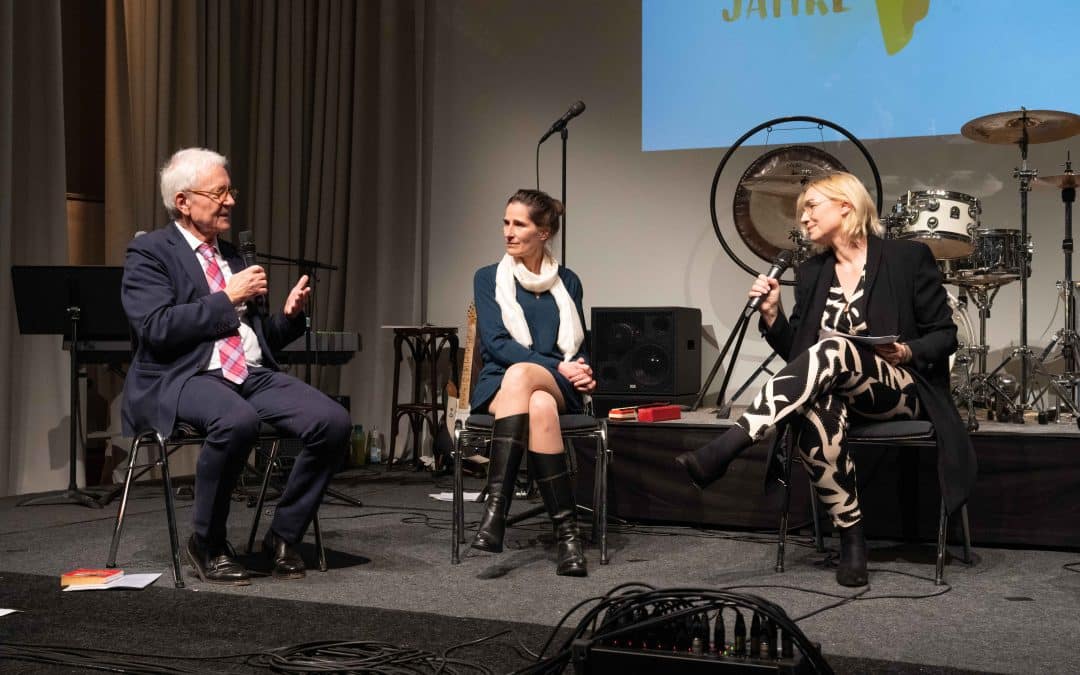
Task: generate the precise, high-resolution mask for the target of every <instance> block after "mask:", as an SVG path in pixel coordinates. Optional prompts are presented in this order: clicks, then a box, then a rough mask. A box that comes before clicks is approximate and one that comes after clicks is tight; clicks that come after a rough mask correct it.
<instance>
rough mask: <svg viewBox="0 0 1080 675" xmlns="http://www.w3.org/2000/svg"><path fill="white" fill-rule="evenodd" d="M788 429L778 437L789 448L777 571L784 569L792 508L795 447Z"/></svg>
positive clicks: (777, 544)
mask: <svg viewBox="0 0 1080 675" xmlns="http://www.w3.org/2000/svg"><path fill="white" fill-rule="evenodd" d="M787 438H788V435H787V431H786V430H785V431H784V433H783V434H782V435H781V436H780V438H778V439H777V441H776V442H777V444H778V445H779V446H784V445H787V450H786V451H785V452H784V496H783V497H782V499H781V505H780V531H779V532H778V534H777V542H776V566H775V568H774V569H775V570H776V571H777V572H783V571H784V554H785V552H786V548H787V531H788V519H789V517H790V514H789V513H788V512H789V511H790V510H791V453H792V451H793V448H792V447H791V444H788V443H787Z"/></svg>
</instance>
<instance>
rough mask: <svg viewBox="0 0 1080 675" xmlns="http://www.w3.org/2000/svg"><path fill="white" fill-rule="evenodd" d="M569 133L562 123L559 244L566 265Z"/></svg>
mask: <svg viewBox="0 0 1080 675" xmlns="http://www.w3.org/2000/svg"><path fill="white" fill-rule="evenodd" d="M569 135H570V132H568V131H567V130H566V126H565V125H564V126H563V128H562V130H560V131H559V137H560V138H562V203H563V214H562V230H561V231H562V236H561V237H560V239H561V241H560V244H561V246H562V260H561V262H562V264H563V267H566V137H567V136H569Z"/></svg>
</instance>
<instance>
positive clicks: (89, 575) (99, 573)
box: [60, 567, 124, 586]
mask: <svg viewBox="0 0 1080 675" xmlns="http://www.w3.org/2000/svg"><path fill="white" fill-rule="evenodd" d="M122 576H124V570H122V569H111V570H110V569H103V570H95V569H87V568H83V567H80V568H79V569H76V570H71V571H70V572H65V573H64V574H62V575H60V585H61V586H88V585H90V584H107V583H109V582H112V581H116V580H117V579H119V578H120V577H122Z"/></svg>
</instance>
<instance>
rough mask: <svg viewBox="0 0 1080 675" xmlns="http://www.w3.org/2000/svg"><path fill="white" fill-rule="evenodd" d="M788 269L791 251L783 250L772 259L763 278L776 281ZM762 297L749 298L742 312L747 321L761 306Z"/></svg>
mask: <svg viewBox="0 0 1080 675" xmlns="http://www.w3.org/2000/svg"><path fill="white" fill-rule="evenodd" d="M789 267H791V251H788V250H786V249H785V250H783V251H780V253H778V254H777V256H776V258H774V259H773V264H772V267H770V268H769V271H768V272H766V273H765V276H767V277H769V278H770V279H778V278H779V277H780V275H781V274H783V273H784V271H785V270H787V268H789ZM764 297H765V296H764V295H759V296H757V297H756V298H750V300H749V301H748V302H747V303H746V309H744V310H743V317H745V318H747V319H749V318H750V315H752V314H753V313H754V312H756V311H757V308H758V305H760V304H761V300H762V298H764Z"/></svg>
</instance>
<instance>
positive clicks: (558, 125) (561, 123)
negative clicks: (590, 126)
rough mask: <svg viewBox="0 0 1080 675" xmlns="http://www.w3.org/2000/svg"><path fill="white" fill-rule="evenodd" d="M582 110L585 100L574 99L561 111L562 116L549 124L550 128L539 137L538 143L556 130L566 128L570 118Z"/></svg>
mask: <svg viewBox="0 0 1080 675" xmlns="http://www.w3.org/2000/svg"><path fill="white" fill-rule="evenodd" d="M583 112H585V102H584V101H574V102H573V103H572V104H571V105H570V109H569V110H567V111H566V112H565V113H563V116H562V117H560V118H559V119H557V120H556V121H555V124H552V125H551V128H550V129H548V130H547V133H545V134H544V135H543V136H541V137H540V143H543V142H544V141H546V140H547V139H548V137H549V136H551V134H553V133H555V132H556V131H562V130H563V129H564V128H566V125H567V124H568V123H569V122H570V120H572V119H574V118H575V117H577V116H578V115H580V114H581V113H583ZM540 143H537V145H540Z"/></svg>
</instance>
